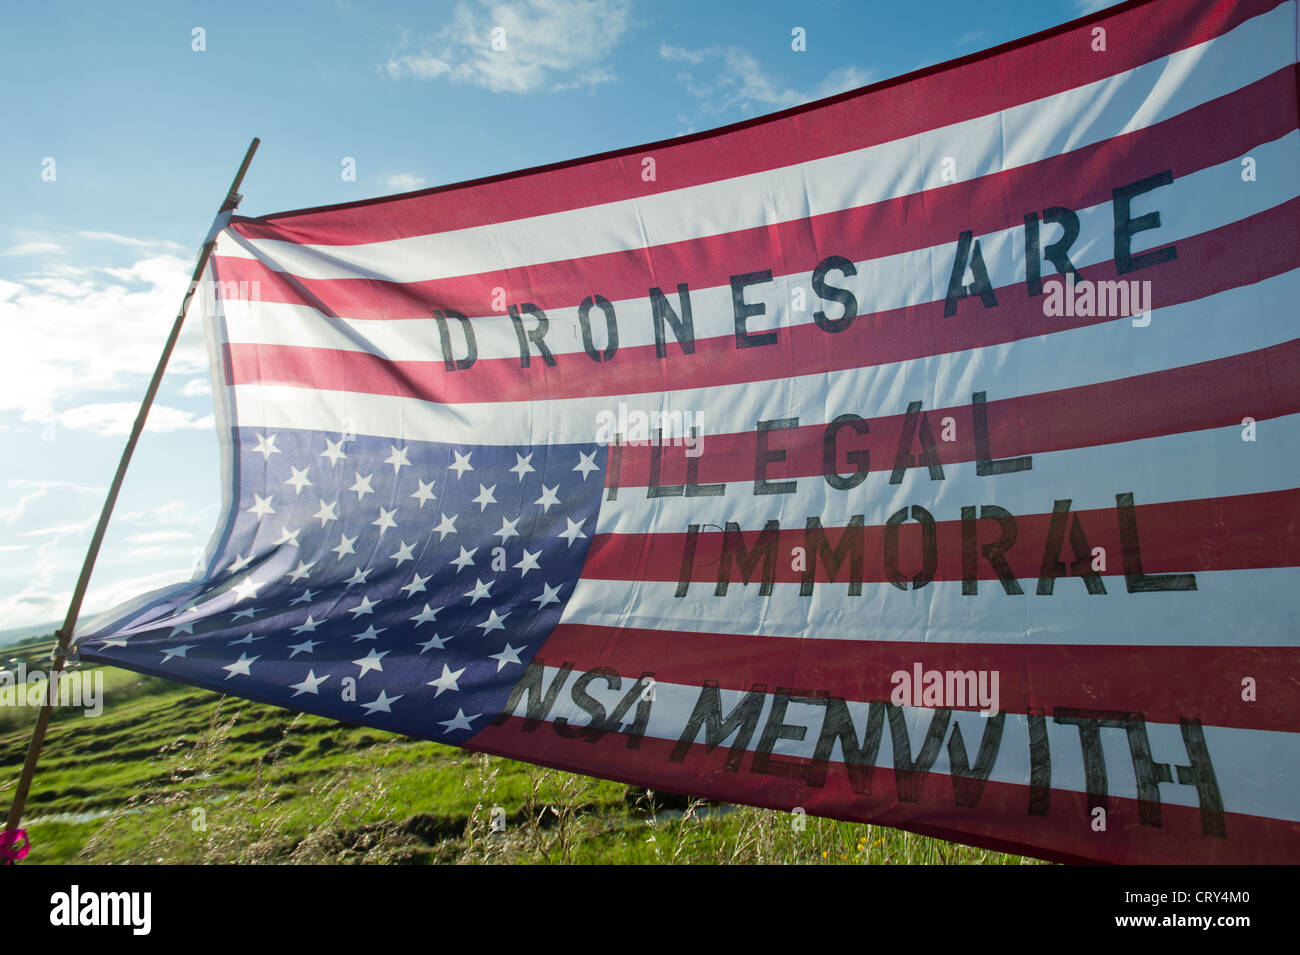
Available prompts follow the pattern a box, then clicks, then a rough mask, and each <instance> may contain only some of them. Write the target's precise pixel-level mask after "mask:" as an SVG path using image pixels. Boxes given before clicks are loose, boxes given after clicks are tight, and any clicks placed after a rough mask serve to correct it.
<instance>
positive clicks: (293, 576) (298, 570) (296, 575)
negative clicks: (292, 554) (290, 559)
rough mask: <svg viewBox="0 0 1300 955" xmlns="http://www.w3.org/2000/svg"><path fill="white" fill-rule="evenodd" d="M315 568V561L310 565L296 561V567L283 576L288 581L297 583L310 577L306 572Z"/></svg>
mask: <svg viewBox="0 0 1300 955" xmlns="http://www.w3.org/2000/svg"><path fill="white" fill-rule="evenodd" d="M315 566H316V561H314V560H313V561H312V562H311V563H310V564H308V563H306V562H304V561H301V560H300V561H298V566H297V567H295V568H294V569H293V570H291V571H289V573H287V574H285V576H286V577H288V578H289V579H290V580H293V581H298V580H301V579H302V578H303V577H307V576H310V575H309V574H308V573H307V571H308V570H310V569H311V568H312V567H315Z"/></svg>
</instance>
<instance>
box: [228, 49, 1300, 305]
mask: <svg viewBox="0 0 1300 955" xmlns="http://www.w3.org/2000/svg"><path fill="white" fill-rule="evenodd" d="M1293 72H1294V71H1293V68H1292V67H1286V68H1285V69H1282V70H1279V71H1278V72H1276V73H1274V74H1273V75H1272V76H1269V77H1267V78H1265V79H1263V80H1260V81H1258V82H1256V83H1254V84H1252V85H1250V86H1248V87H1245V88H1243V89H1242V90H1239V91H1237V92H1234V93H1232V94H1229V95H1227V96H1223V97H1220V98H1219V99H1216V100H1213V101H1211V102H1209V103H1207V104H1204V105H1202V106H1199V107H1196V108H1195V109H1192V110H1189V111H1187V112H1185V113H1181V114H1179V115H1178V116H1175V117H1173V118H1171V119H1168V120H1166V121H1164V122H1162V123H1159V124H1157V125H1155V126H1151V127H1147V128H1144V129H1141V130H1137V131H1135V132H1132V133H1128V134H1125V135H1121V136H1116V137H1114V138H1113V139H1109V140H1105V141H1103V142H1101V143H1096V144H1093V145H1090V146H1085V147H1082V148H1080V149H1077V150H1074V151H1072V152H1069V153H1065V154H1064V155H1060V156H1053V157H1049V158H1045V159H1042V160H1040V161H1038V162H1035V163H1031V164H1029V165H1026V166H1021V167H1017V168H1015V169H1011V170H1008V171H1006V172H1001V173H994V174H990V175H987V176H982V177H980V178H978V179H973V180H970V181H968V182H961V183H955V184H953V185H948V186H943V187H942V188H936V189H929V190H927V191H925V192H920V193H915V194H913V195H909V196H901V197H898V198H894V199H888V200H885V201H882V202H878V203H873V204H869V205H865V206H859V207H856V208H851V209H844V210H837V211H834V212H829V213H824V214H822V215H818V216H812V217H809V218H804V219H796V220H792V221H789V222H781V223H776V224H773V225H770V226H762V227H759V228H754V229H744V230H739V231H736V232H730V233H723V234H720V235H714V236H706V237H702V238H697V239H687V240H683V241H680V242H671V243H666V244H663V245H658V246H654V247H652V248H640V249H629V250H625V251H619V252H609V253H602V254H597V255H590V256H582V257H579V258H575V259H569V260H565V261H558V262H548V263H542V264H535V265H521V266H512V267H509V268H504V269H497V270H493V271H489V272H481V273H477V274H472V275H462V276H456V277H452V278H445V279H433V280H428V281H419V282H407V283H401V282H388V281H381V280H377V279H371V278H364V279H362V278H344V279H309V278H302V277H298V276H293V275H285V273H280V272H276V271H275V270H274V269H272V268H270V267H269V266H267V265H266V264H265V263H263V262H260V261H255V260H252V259H247V258H228V257H218V261H219V264H220V268H221V271H222V274H223V277H225V278H226V279H227V280H234V281H241V282H242V281H247V282H254V281H256V282H258V283H259V289H260V293H261V294H260V297H261V299H262V300H263V301H277V302H288V303H290V304H307V305H313V306H315V307H318V308H321V310H322V311H325V312H326V313H327V314H336V315H345V316H347V317H348V318H352V319H380V318H382V319H387V320H393V319H401V318H428V317H429V314H430V312H431V311H432V310H433V309H455V310H457V311H461V312H464V313H466V314H468V315H471V316H480V315H485V314H489V313H490V312H489V303H490V302H492V301H493V299H494V296H495V295H496V294H497V293H496V291H495V290H496V289H505V290H506V298H507V299H508V300H509V301H511V302H515V303H519V302H531V303H533V304H535V305H539V306H541V307H542V308H543V309H553V308H573V307H576V306H577V305H578V303H579V302H581V301H582V300H583V299H584V298H585V297H586V296H588V295H590V294H591V293H592V291H593V289H599V290H600V293H601V294H602V295H604V296H605V297H606V298H608V299H610V300H611V301H614V302H618V301H621V300H624V299H629V298H635V297H638V296H642V295H644V294H645V293H646V290H647V289H649V288H650V287H652V286H656V285H662V284H664V283H665V276H669V277H670V278H669V279H668V280H667V281H668V283H669V287H670V288H672V287H675V285H676V283H678V282H685V283H686V284H687V285H690V286H691V287H692V288H707V287H711V286H715V285H718V284H719V283H720V282H723V281H725V280H726V278H727V277H728V276H729V275H731V274H732V273H737V274H738V273H743V272H751V271H760V270H762V269H764V268H767V267H771V266H774V265H778V264H779V265H780V268H779V269H774V271H781V272H788V273H798V272H811V271H812V270H813V269H814V268H815V267H816V265H817V263H818V261H820V259H821V258H822V257H823V256H824V255H825V254H826V252H827V250H828V249H830V250H833V251H835V252H836V254H838V255H842V256H844V257H845V258H847V259H849V260H850V261H853V262H866V261H869V260H871V259H876V258H882V257H884V256H889V255H895V254H898V253H901V252H906V251H911V250H914V249H926V248H931V247H933V246H935V245H942V244H944V243H948V242H952V241H954V239H955V238H956V236H958V235H959V234H961V232H962V231H964V230H971V231H972V232H974V234H975V235H986V234H988V233H991V232H994V231H997V230H999V229H1005V228H1009V227H1014V226H1020V225H1022V224H1023V221H1024V213H1025V211H1027V210H1042V209H1044V208H1047V207H1049V206H1066V207H1068V208H1070V209H1076V210H1077V209H1088V208H1092V207H1093V206H1096V205H1099V204H1101V203H1105V202H1109V201H1110V200H1111V190H1112V189H1113V188H1114V187H1116V186H1120V185H1123V184H1125V183H1129V182H1136V181H1137V180H1139V179H1142V178H1144V177H1146V176H1149V175H1151V174H1152V172H1158V171H1160V170H1163V169H1169V170H1171V172H1172V174H1173V176H1174V178H1175V180H1177V179H1181V178H1183V177H1184V176H1187V175H1190V174H1192V173H1194V172H1197V171H1199V170H1201V169H1206V168H1209V167H1212V166H1215V165H1218V164H1220V163H1223V162H1228V161H1233V160H1235V159H1237V158H1238V157H1239V156H1242V155H1244V154H1245V153H1247V152H1249V151H1250V150H1251V149H1252V148H1254V147H1256V146H1258V145H1259V144H1261V143H1265V142H1271V141H1273V140H1275V139H1277V138H1278V137H1280V136H1283V135H1285V134H1286V133H1287V132H1289V131H1291V130H1293V129H1295V128H1296V120H1297V118H1296V112H1295V104H1294V103H1293V101H1292V99H1291V89H1292V87H1293V85H1294V76H1293ZM1206 129H1213V130H1215V131H1216V135H1214V136H1206V135H1205V130H1206ZM1008 196H1014V197H1015V200H1016V202H1017V203H1018V206H1017V208H1014V209H1012V208H1009V206H1008V201H1007V197H1008ZM593 214H596V213H593ZM1050 268H1051V267H1050V266H1048V267H1047V270H1050ZM1090 271H1091V270H1089V272H1090ZM1085 274H1087V273H1085ZM1089 277H1091V275H1090V274H1089ZM322 306H323V307H322Z"/></svg>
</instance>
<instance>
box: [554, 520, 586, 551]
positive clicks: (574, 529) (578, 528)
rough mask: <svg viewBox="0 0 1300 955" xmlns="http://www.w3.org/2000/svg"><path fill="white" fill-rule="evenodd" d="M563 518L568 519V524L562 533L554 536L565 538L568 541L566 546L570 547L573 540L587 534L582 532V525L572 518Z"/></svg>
mask: <svg viewBox="0 0 1300 955" xmlns="http://www.w3.org/2000/svg"><path fill="white" fill-rule="evenodd" d="M565 520H566V521H568V523H569V526H568V527H566V528H565V529H564V533H563V534H558V535H556V536H558V537H560V538H563V539H564V540H567V541H568V542H569V545H568V546H570V547H572V546H573V542H574V541H575V540H577V539H578V538H579V537H586V536H587V535H586V534H584V533H583V532H582V525H581V524H579V523H578V522H577V521H575V520H573V518H571V517H566V518H565Z"/></svg>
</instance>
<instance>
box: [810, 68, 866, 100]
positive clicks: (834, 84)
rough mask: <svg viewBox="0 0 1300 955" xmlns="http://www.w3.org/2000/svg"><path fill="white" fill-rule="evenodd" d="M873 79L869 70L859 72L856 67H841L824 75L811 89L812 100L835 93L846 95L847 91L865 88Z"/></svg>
mask: <svg viewBox="0 0 1300 955" xmlns="http://www.w3.org/2000/svg"><path fill="white" fill-rule="evenodd" d="M874 79H875V76H874V75H873V74H872V72H871V71H870V70H861V69H858V68H857V67H856V66H841V67H840V68H839V69H837V70H831V72H829V73H828V74H826V76H825V77H824V78H823V79H822V81H821V82H820V83H818V84H817V86H816V87H815V88H814V89H813V95H812V98H813V99H821V98H822V97H825V96H834V95H835V94H836V93H847V92H848V91H849V90H855V89H857V88H858V87H860V86H866V85H867V84H868V83H870V82H872V81H873V80H874Z"/></svg>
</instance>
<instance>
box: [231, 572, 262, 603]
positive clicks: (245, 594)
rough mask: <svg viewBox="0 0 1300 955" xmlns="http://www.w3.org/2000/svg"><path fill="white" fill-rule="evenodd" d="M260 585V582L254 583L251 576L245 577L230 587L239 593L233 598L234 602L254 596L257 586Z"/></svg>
mask: <svg viewBox="0 0 1300 955" xmlns="http://www.w3.org/2000/svg"><path fill="white" fill-rule="evenodd" d="M261 586H262V585H261V584H257V583H254V582H253V578H251V577H245V578H244V579H243V580H241V581H240V582H239V583H237V584H235V586H233V587H231V588H230V589H231V590H233V591H235V593H237V594H239V596H238V597H236V598H235V603H239V601H241V600H248V599H249V598H250V597H256V596H257V591H258V588H260V587H261Z"/></svg>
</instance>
